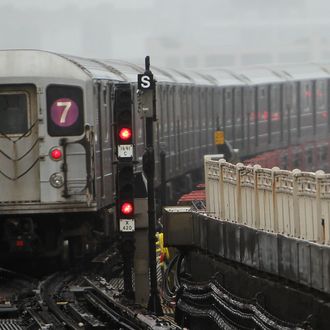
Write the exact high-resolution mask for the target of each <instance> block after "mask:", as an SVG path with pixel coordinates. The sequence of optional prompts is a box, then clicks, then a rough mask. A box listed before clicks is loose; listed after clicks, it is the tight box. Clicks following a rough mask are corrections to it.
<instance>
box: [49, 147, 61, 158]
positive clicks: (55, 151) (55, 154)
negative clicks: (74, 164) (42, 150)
mask: <svg viewBox="0 0 330 330" xmlns="http://www.w3.org/2000/svg"><path fill="white" fill-rule="evenodd" d="M50 157H51V158H52V159H53V160H60V159H61V158H62V151H61V150H60V149H58V148H53V149H51V151H50Z"/></svg>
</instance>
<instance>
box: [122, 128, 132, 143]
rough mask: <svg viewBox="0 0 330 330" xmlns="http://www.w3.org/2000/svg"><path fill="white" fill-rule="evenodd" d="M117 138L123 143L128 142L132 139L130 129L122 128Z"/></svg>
mask: <svg viewBox="0 0 330 330" xmlns="http://www.w3.org/2000/svg"><path fill="white" fill-rule="evenodd" d="M119 137H120V139H121V140H123V141H127V140H129V139H130V138H131V137H132V130H131V129H130V128H128V127H123V128H122V129H121V130H120V131H119Z"/></svg>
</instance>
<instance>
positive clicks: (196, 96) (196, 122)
mask: <svg viewBox="0 0 330 330" xmlns="http://www.w3.org/2000/svg"><path fill="white" fill-rule="evenodd" d="M192 105H193V115H192V118H193V129H194V149H195V153H194V154H195V162H194V163H195V165H198V164H199V163H200V157H201V156H200V155H201V146H202V143H201V117H200V116H201V111H200V88H199V87H196V86H194V87H193V93H192Z"/></svg>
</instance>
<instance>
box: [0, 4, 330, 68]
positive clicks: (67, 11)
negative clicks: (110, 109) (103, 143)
mask: <svg viewBox="0 0 330 330" xmlns="http://www.w3.org/2000/svg"><path fill="white" fill-rule="evenodd" d="M329 8H330V5H329V1H328V0H276V1H270V0H203V1H197V0H166V1H164V0H56V1H54V0H16V1H13V0H0V49H8V48H37V49H44V50H50V51H56V52H60V53H69V54H72V55H79V56H85V57H98V58H115V59H125V60H133V61H139V60H140V59H141V60H142V61H143V58H144V56H145V55H147V54H148V55H151V56H152V58H153V61H154V62H156V63H159V64H163V65H171V66H178V67H179V66H195V65H196V66H201V65H208V66H212V65H217V66H218V65H221V64H222V63H223V64H224V65H230V64H232V63H236V62H237V61H238V62H240V63H239V64H250V62H251V63H253V62H258V61H260V62H265V61H266V62H267V61H281V60H283V61H295V60H297V61H303V60H304V61H309V60H311V61H312V60H313V61H315V60H320V59H322V60H324V59H326V58H327V56H330V52H329V51H328V49H329V48H330V46H329V45H330V37H328V31H329V28H330V19H329V15H328V13H329ZM275 52H279V54H278V55H276V56H275V57H274V56H273V55H272V54H273V53H275ZM256 53H257V54H256ZM286 53H290V54H289V55H288V54H286ZM242 54H243V55H242ZM258 54H259V55H258ZM235 56H236V57H235ZM238 57H240V58H239V59H238ZM241 57H242V58H243V59H241ZM235 61H236V62H235Z"/></svg>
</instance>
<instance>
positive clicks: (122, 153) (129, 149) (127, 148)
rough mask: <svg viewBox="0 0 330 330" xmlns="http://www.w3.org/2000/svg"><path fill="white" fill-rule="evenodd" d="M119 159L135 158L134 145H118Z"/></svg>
mask: <svg viewBox="0 0 330 330" xmlns="http://www.w3.org/2000/svg"><path fill="white" fill-rule="evenodd" d="M118 157H119V158H128V157H133V144H120V145H118Z"/></svg>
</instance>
